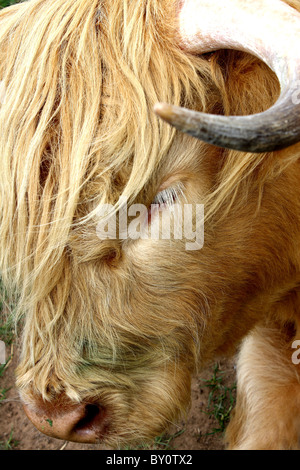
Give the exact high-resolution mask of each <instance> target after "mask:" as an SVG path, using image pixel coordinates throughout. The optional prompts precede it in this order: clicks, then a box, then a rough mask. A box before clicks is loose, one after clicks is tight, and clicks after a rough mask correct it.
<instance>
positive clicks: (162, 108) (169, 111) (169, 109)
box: [154, 103, 174, 121]
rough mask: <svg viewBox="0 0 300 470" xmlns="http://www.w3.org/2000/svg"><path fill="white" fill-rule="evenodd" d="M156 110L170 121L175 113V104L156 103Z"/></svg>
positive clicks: (160, 115)
mask: <svg viewBox="0 0 300 470" xmlns="http://www.w3.org/2000/svg"><path fill="white" fill-rule="evenodd" d="M154 112H155V114H157V115H158V116H159V117H161V118H162V119H164V120H165V121H170V120H171V119H172V116H173V114H174V113H173V106H171V105H170V104H167V103H156V104H155V105H154Z"/></svg>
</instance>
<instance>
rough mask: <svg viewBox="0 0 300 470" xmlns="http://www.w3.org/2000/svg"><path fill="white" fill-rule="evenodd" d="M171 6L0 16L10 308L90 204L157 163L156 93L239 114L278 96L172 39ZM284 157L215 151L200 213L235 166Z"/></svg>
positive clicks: (216, 201) (249, 169)
mask: <svg viewBox="0 0 300 470" xmlns="http://www.w3.org/2000/svg"><path fill="white" fill-rule="evenodd" d="M175 3H176V2H175V1H170V0H140V1H137V2H134V1H132V0H114V1H108V0H89V1H87V0H31V1H29V2H25V3H21V4H18V5H15V6H13V7H11V8H9V9H5V10H3V11H1V13H0V78H1V80H2V82H3V84H4V85H5V88H6V93H5V97H4V98H3V100H2V101H3V103H2V105H1V112H0V155H1V171H2V176H1V185H0V191H1V192H0V269H1V272H2V276H3V279H4V281H5V284H6V285H7V286H8V287H11V288H12V289H16V290H17V292H18V294H19V296H20V306H21V309H22V310H26V309H29V308H30V306H32V305H35V304H36V303H37V302H39V300H41V299H42V298H45V296H47V295H48V294H49V293H50V292H51V290H52V289H53V287H54V286H55V285H56V284H57V282H58V280H59V279H60V278H61V276H62V275H63V272H62V270H63V269H64V268H63V266H64V263H63V262H62V259H63V258H64V257H68V256H69V251H68V245H69V243H70V239H71V237H72V236H73V235H74V234H73V233H72V228H74V227H75V226H78V225H80V224H81V225H82V224H86V223H88V222H89V220H91V219H92V218H93V217H94V216H95V214H96V212H97V207H98V206H99V204H101V203H113V204H115V203H117V197H119V196H120V195H123V196H126V197H128V199H129V201H132V200H134V199H135V198H136V197H137V195H138V194H139V193H140V192H141V191H142V190H143V189H144V188H145V187H146V186H147V184H148V183H149V181H150V180H151V178H153V175H155V174H156V173H157V172H158V171H159V168H160V164H161V162H162V161H163V159H164V157H165V156H166V155H167V154H168V152H169V150H170V148H171V146H172V145H174V142H175V139H176V131H175V130H174V129H173V128H171V127H170V126H168V125H167V124H165V123H163V122H162V121H161V120H159V119H158V118H157V116H156V115H155V114H154V113H153V105H154V104H155V103H156V102H169V103H173V104H175V105H181V106H185V107H188V108H192V109H198V110H203V111H208V112H215V113H225V114H243V113H244V114H251V113H252V112H259V111H260V110H263V109H265V108H266V107H268V106H269V105H270V104H271V103H272V102H273V101H274V100H275V99H276V97H277V95H278V91H279V90H278V83H277V79H276V78H275V76H274V75H272V73H271V72H270V70H269V69H268V68H267V66H265V65H263V64H261V63H260V62H259V61H258V60H257V59H255V58H253V57H250V56H247V55H246V54H242V53H238V52H233V51H220V52H217V53H215V54H214V55H213V56H212V57H210V59H209V60H208V58H207V57H204V56H203V57H197V56H193V55H190V54H187V53H186V52H184V51H183V50H181V49H180V47H179V45H178V43H177V42H176V40H175V31H174V28H175V26H176V22H175V21H174V14H175ZM289 3H290V4H291V2H289ZM292 5H294V6H298V7H299V0H294V1H293V2H292ZM258 77H259V79H258ZM190 142H191V144H190V145H191V146H194V148H196V147H197V146H198V147H199V145H200V144H199V142H198V141H196V140H192V139H190ZM287 157H288V153H287V152H286V153H285V159H284V162H283V161H281V160H280V159H279V160H278V159H277V160H276V161H277V164H276V165H275V166H274V165H270V158H271V156H270V155H269V156H268V159H267V160H268V165H267V166H264V162H265V161H266V156H265V155H253V154H242V153H239V152H236V151H224V152H223V153H222V152H221V151H220V159H221V158H222V169H221V171H220V173H219V175H218V180H217V181H216V187H215V188H214V191H213V193H211V194H209V195H207V201H206V202H207V207H208V209H209V210H208V213H209V214H213V213H215V212H216V211H217V210H218V208H220V206H221V205H223V206H224V203H225V201H226V202H227V210H229V208H230V205H231V204H232V203H233V201H234V200H235V195H236V194H237V191H238V188H239V186H240V185H241V184H243V182H244V181H245V179H246V176H249V175H251V174H254V173H255V170H256V169H257V168H260V170H261V175H264V176H263V177H262V179H261V181H263V180H264V178H266V177H269V176H270V175H271V174H272V175H273V174H274V172H275V171H278V168H279V167H278V162H279V163H280V165H281V166H280V165H279V166H280V169H282V168H283V167H284V165H286V164H287V162H288V163H289V162H290V161H292V160H294V159H295V158H296V157H295V156H294V155H292V154H291V158H290V159H288V158H287ZM272 161H273V160H272ZM274 161H275V160H274ZM247 181H249V178H248V180H247ZM245 194H246V192H245ZM61 295H62V296H63V295H64V294H63V293H61ZM57 314H59V313H57Z"/></svg>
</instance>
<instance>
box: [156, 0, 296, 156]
mask: <svg viewBox="0 0 300 470" xmlns="http://www.w3.org/2000/svg"><path fill="white" fill-rule="evenodd" d="M178 19H179V34H180V38H181V44H182V47H183V48H184V49H185V50H187V51H189V52H192V53H197V54H199V53H204V52H210V51H213V50H217V49H237V50H241V51H245V52H249V53H251V54H252V55H255V56H256V57H258V58H260V59H261V60H263V61H264V62H265V63H266V64H267V65H268V66H269V67H270V68H271V69H272V70H273V71H274V72H275V73H276V75H277V77H278V79H279V82H280V85H281V94H280V97H279V99H278V101H277V102H276V103H275V104H274V106H272V107H271V108H270V109H268V110H267V111H264V112H262V113H259V114H253V115H250V116H218V115H212V114H205V113H200V112H196V111H191V110H187V109H185V108H180V107H177V106H172V105H168V104H164V103H158V104H156V105H155V108H154V110H155V112H156V114H157V115H159V116H160V117H161V118H162V119H164V120H165V121H167V122H168V123H170V124H172V125H173V126H175V127H176V128H177V129H178V130H180V131H182V132H186V133H188V134H190V135H192V136H194V137H197V138H198V139H200V140H203V141H205V142H208V143H211V144H213V145H216V146H218V147H223V148H230V149H236V150H241V151H247V152H270V151H273V150H278V149H282V148H285V147H288V146H290V145H292V144H295V143H297V142H299V141H300V100H299V98H297V90H298V93H299V90H300V44H299V41H300V14H299V13H298V12H297V11H296V10H294V9H293V8H291V7H289V6H288V5H286V4H285V3H283V2H282V1H280V0H250V1H249V0H226V1H224V0H184V1H183V2H181V7H180V10H179V18H178Z"/></svg>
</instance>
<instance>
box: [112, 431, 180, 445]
mask: <svg viewBox="0 0 300 470" xmlns="http://www.w3.org/2000/svg"><path fill="white" fill-rule="evenodd" d="M184 431H185V430H184V429H181V430H180V431H178V432H177V433H175V434H172V435H166V434H162V435H160V436H157V437H156V438H155V439H154V441H153V442H152V443H148V444H141V445H139V446H138V447H124V448H122V449H121V450H174V449H173V447H172V445H171V444H172V441H173V440H174V439H175V438H176V437H178V436H181V434H183V433H184Z"/></svg>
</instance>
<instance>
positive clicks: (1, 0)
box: [0, 0, 23, 8]
mask: <svg viewBox="0 0 300 470" xmlns="http://www.w3.org/2000/svg"><path fill="white" fill-rule="evenodd" d="M21 1H23V0H0V8H4V7H9V6H10V5H14V4H15V3H21Z"/></svg>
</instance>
